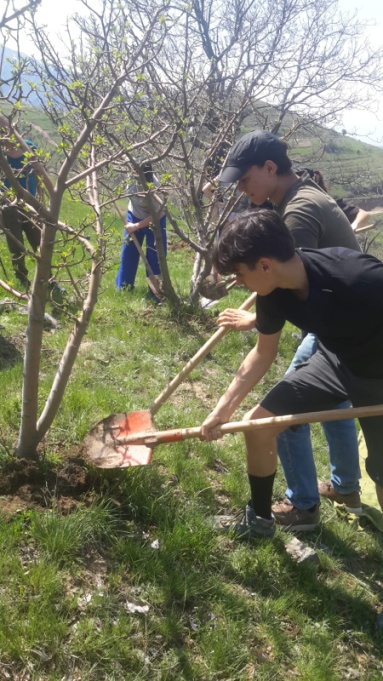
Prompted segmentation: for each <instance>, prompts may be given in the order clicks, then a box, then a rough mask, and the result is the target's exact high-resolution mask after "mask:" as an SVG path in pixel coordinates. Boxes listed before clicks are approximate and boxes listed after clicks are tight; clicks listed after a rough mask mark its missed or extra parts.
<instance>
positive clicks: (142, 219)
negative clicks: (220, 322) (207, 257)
mask: <svg viewBox="0 0 383 681" xmlns="http://www.w3.org/2000/svg"><path fill="white" fill-rule="evenodd" d="M141 170H142V172H143V174H144V176H145V180H146V182H147V184H149V185H151V187H154V188H157V187H159V181H158V179H157V177H156V176H155V175H154V173H153V168H152V164H151V163H149V162H145V163H143V164H142V165H141ZM128 194H129V196H130V199H129V205H128V212H127V215H126V224H125V227H124V229H125V232H126V235H127V236H126V238H125V239H124V243H123V246H122V252H121V260H120V266H119V269H118V274H117V278H116V286H117V288H118V289H124V288H126V289H130V290H132V289H134V283H135V280H136V274H137V268H138V263H139V258H140V255H139V252H138V250H137V248H136V246H135V244H134V242H133V240H132V239H130V238H129V235H130V234H133V233H134V235H135V237H136V239H137V240H138V242H139V244H140V246H142V244H143V242H144V239H146V257H147V260H148V263H149V265H150V267H151V270H152V272H153V274H154V275H156V276H158V275H160V274H161V269H160V264H159V262H158V255H157V249H156V242H155V235H154V232H153V230H152V229H151V227H150V223H151V222H152V221H153V218H152V215H151V212H150V205H149V201H148V194H147V191H146V190H145V189H144V188H143V187H142V185H141V183H140V181H139V180H138V179H133V181H132V182H131V183H130V184H129V185H128ZM151 197H152V201H153V202H154V205H155V207H156V208H157V209H158V211H160V214H159V217H160V226H161V237H162V243H163V247H164V251H165V255H166V252H167V242H166V215H165V213H164V211H162V210H161V204H160V200H159V198H158V196H156V194H154V193H152V194H151ZM148 274H149V273H148V272H147V275H148ZM149 292H150V294H151V295H154V294H153V293H152V291H151V289H150V288H149Z"/></svg>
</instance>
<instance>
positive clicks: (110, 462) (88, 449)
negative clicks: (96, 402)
mask: <svg viewBox="0 0 383 681" xmlns="http://www.w3.org/2000/svg"><path fill="white" fill-rule="evenodd" d="M153 429H154V424H153V419H152V415H151V413H150V411H149V410H147V409H146V410H142V411H132V412H130V413H129V414H127V413H126V414H113V415H112V416H108V417H107V418H106V419H103V420H102V421H100V422H99V423H97V425H95V426H94V428H92V430H91V431H90V433H89V434H88V435H87V436H86V438H85V440H84V446H85V455H86V457H87V458H88V459H89V460H90V462H91V463H92V464H93V465H94V466H97V467H98V468H128V467H130V466H146V465H147V464H148V463H150V461H151V458H152V449H151V448H150V447H147V446H146V445H135V444H133V445H123V444H121V442H119V441H118V438H122V437H125V436H127V435H134V433H138V432H139V431H143V430H149V431H150V430H153Z"/></svg>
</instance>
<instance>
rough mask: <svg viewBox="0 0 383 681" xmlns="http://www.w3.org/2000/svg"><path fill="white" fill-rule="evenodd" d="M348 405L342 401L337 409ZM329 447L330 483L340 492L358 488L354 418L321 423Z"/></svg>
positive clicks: (358, 474)
mask: <svg viewBox="0 0 383 681" xmlns="http://www.w3.org/2000/svg"><path fill="white" fill-rule="evenodd" d="M347 407H350V402H348V401H347V402H343V403H342V404H340V405H339V406H338V407H337V409H346V408H347ZM322 427H323V430H324V433H325V435H326V440H327V444H328V448H329V455H330V469H331V478H330V479H331V484H332V486H333V487H334V489H335V490H336V491H337V492H339V493H340V494H351V492H356V491H359V490H360V485H359V479H360V477H361V472H360V466H359V448H358V435H357V431H356V426H355V421H354V419H344V420H342V421H332V422H331V421H328V422H327V423H322Z"/></svg>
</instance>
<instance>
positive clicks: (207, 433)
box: [200, 414, 225, 441]
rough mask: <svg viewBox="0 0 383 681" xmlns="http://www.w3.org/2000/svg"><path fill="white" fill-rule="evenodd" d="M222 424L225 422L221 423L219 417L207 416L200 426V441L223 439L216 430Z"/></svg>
mask: <svg viewBox="0 0 383 681" xmlns="http://www.w3.org/2000/svg"><path fill="white" fill-rule="evenodd" d="M223 423H225V421H222V419H221V418H220V417H219V416H214V415H213V414H209V416H208V417H207V419H205V421H204V422H203V424H202V426H201V435H200V438H201V440H208V441H211V440H219V438H221V437H223V435H222V434H221V433H220V431H219V430H218V428H217V426H221V425H222V424H223Z"/></svg>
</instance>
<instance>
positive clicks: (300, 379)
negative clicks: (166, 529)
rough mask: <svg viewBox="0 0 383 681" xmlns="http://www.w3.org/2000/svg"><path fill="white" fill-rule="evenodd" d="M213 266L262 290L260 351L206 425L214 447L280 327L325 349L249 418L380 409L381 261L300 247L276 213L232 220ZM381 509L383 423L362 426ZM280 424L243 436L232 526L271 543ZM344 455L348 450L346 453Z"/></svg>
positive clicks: (272, 351) (265, 362)
mask: <svg viewBox="0 0 383 681" xmlns="http://www.w3.org/2000/svg"><path fill="white" fill-rule="evenodd" d="M213 261H214V264H215V267H216V268H217V270H218V271H219V272H220V273H221V274H233V273H234V274H236V276H237V282H238V284H241V285H244V286H246V287H247V288H248V289H249V290H250V291H256V292H257V293H258V297H257V321H256V326H257V328H258V331H259V336H258V342H257V345H256V347H255V348H254V349H253V350H251V351H250V353H249V354H248V355H247V357H246V359H245V360H244V362H243V363H242V365H241V366H240V368H239V370H238V372H237V374H236V376H235V377H234V379H233V381H232V383H231V384H230V386H229V388H228V389H227V391H226V392H225V394H224V395H223V396H222V397H221V399H220V400H219V402H218V404H217V405H216V407H215V408H214V409H213V411H212V412H211V414H210V415H209V416H208V418H207V419H206V420H205V422H204V424H203V426H202V436H203V437H204V438H205V439H206V440H213V439H215V438H216V436H217V432H216V430H215V429H216V426H218V425H220V424H222V423H225V422H227V421H228V420H229V419H230V417H231V416H232V414H233V413H234V412H235V410H236V409H237V407H238V406H239V405H240V403H241V402H242V400H243V399H244V397H245V396H246V395H247V394H248V393H249V392H250V391H251V390H252V388H253V387H254V386H255V385H256V384H257V383H258V382H259V381H260V380H261V379H262V377H263V376H264V375H265V374H266V373H267V371H268V369H269V368H270V366H271V364H272V362H273V361H274V359H275V357H276V355H277V351H278V343H279V338H280V334H281V331H282V328H283V326H284V324H285V322H286V321H290V322H291V323H293V324H295V325H296V326H298V327H299V328H301V329H304V330H305V331H307V332H313V333H315V334H316V335H317V336H318V339H319V341H320V347H319V349H318V351H317V353H316V354H315V355H313V356H312V357H311V359H310V360H309V361H308V362H307V363H306V364H304V365H301V366H300V367H298V368H297V369H296V370H295V371H293V372H292V373H290V374H288V375H286V376H285V377H284V378H283V379H282V380H281V381H280V382H279V383H278V384H277V385H276V386H275V387H274V388H273V389H272V390H271V391H270V392H269V393H268V394H267V395H266V397H265V398H264V399H263V400H262V401H261V403H260V404H259V405H257V406H256V407H255V408H254V409H252V410H251V411H250V412H248V414H247V415H246V417H245V418H246V419H258V418H267V417H272V416H275V415H282V414H289V413H292V414H294V413H295V414H299V413H304V412H307V411H321V410H326V409H335V407H336V406H337V405H338V404H339V403H340V402H342V401H344V400H346V399H348V398H349V399H350V400H351V402H352V404H353V405H354V406H368V405H372V404H380V403H383V353H382V350H381V348H382V347H383V263H381V262H380V261H379V260H377V259H376V258H373V257H372V256H369V255H365V254H362V253H359V252H357V251H353V250H349V249H347V248H328V249H322V250H314V249H295V247H294V242H293V239H292V236H291V234H290V232H289V230H288V229H287V228H286V226H285V224H284V222H283V221H282V219H281V218H280V217H279V216H278V215H277V214H276V213H275V212H274V211H268V210H259V211H257V212H255V213H253V214H248V215H244V216H241V217H238V218H236V219H235V220H233V221H232V223H230V225H228V226H227V227H226V228H225V229H224V231H223V233H222V235H221V237H220V239H219V242H218V245H217V247H216V250H215V253H214V257H213ZM360 425H361V427H362V430H363V433H364V436H365V440H366V444H367V451H368V457H367V460H366V470H367V472H368V474H369V475H370V477H371V478H372V479H373V480H374V481H375V483H376V490H377V496H378V500H379V503H380V505H381V507H382V509H383V452H382V448H381V442H382V441H383V416H381V417H374V418H365V419H361V420H360ZM283 430H284V428H283V427H277V426H276V427H274V426H273V427H270V428H267V429H260V430H253V431H251V432H248V433H246V435H245V440H246V453H247V467H248V475H249V483H250V490H251V500H250V502H249V504H248V506H247V507H246V510H245V513H244V515H243V517H242V518H241V519H240V520H238V519H233V520H227V521H225V523H224V524H223V527H222V529H225V530H228V529H233V530H234V531H235V533H236V534H237V535H238V536H240V537H241V538H246V539H248V538H252V537H260V536H261V537H262V536H272V535H273V533H274V530H275V527H274V519H273V517H272V512H271V498H272V489H273V482H274V476H275V471H276V467H277V452H276V436H277V435H278V434H279V433H280V432H282V431H283ZM345 456H347V452H345Z"/></svg>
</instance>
